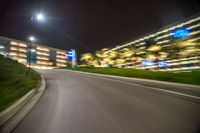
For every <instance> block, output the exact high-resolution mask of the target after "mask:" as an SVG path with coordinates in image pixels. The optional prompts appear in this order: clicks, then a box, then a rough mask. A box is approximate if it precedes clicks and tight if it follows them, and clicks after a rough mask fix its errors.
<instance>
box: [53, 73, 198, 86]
mask: <svg viewBox="0 0 200 133" xmlns="http://www.w3.org/2000/svg"><path fill="white" fill-rule="evenodd" d="M55 70H65V71H70V72H77V73H82V74H88V75H95V76H101V77H111V78H117V79H128V80H137V81H146V82H152V83H162V84H168V85H178V86H185V87H193V88H198V89H200V86H198V85H191V84H183V83H174V82H167V81H158V80H151V79H142V78H133V77H123V76H115V75H107V74H98V73H90V72H83V71H77V70H67V69H55Z"/></svg>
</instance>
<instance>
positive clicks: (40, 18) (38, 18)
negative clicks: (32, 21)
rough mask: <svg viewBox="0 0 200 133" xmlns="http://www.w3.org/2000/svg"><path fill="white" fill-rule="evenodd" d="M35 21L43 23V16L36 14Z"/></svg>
mask: <svg viewBox="0 0 200 133" xmlns="http://www.w3.org/2000/svg"><path fill="white" fill-rule="evenodd" d="M36 19H37V20H38V21H43V20H44V15H43V14H41V13H40V14H37V16H36Z"/></svg>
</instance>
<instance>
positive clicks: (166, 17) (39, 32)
mask: <svg viewBox="0 0 200 133" xmlns="http://www.w3.org/2000/svg"><path fill="white" fill-rule="evenodd" d="M37 12H43V13H45V14H46V17H47V18H46V21H45V22H43V23H34V24H30V17H31V16H33V15H34V14H35V13H37ZM198 12H200V2H198V0H185V1H184V0H130V1H126V0H91V1H88V0H79V1H78V0H1V2H0V17H1V18H0V36H6V37H11V38H15V39H21V40H26V38H27V36H28V34H30V33H32V34H33V35H34V36H35V37H36V38H37V39H38V40H37V42H38V43H41V44H45V45H47V46H52V47H56V48H61V49H70V48H74V49H76V50H78V52H79V53H84V52H94V51H95V50H99V49H101V48H106V47H107V48H108V47H113V46H116V45H119V44H122V43H126V42H127V41H130V40H131V39H134V38H136V37H138V36H141V35H143V34H146V33H148V32H151V31H155V30H156V29H159V28H161V27H163V26H166V25H168V24H172V23H174V22H176V21H179V20H182V19H184V18H187V17H189V16H191V15H194V14H196V13H198Z"/></svg>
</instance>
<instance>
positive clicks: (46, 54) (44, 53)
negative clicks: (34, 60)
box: [37, 51, 49, 56]
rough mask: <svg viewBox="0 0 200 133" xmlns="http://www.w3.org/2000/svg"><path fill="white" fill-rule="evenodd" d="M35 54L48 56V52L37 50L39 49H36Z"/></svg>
mask: <svg viewBox="0 0 200 133" xmlns="http://www.w3.org/2000/svg"><path fill="white" fill-rule="evenodd" d="M37 54H38V55H44V56H49V53H46V52H39V51H37Z"/></svg>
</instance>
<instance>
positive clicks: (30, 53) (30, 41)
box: [28, 36, 36, 68]
mask: <svg viewBox="0 0 200 133" xmlns="http://www.w3.org/2000/svg"><path fill="white" fill-rule="evenodd" d="M28 40H29V44H30V45H29V51H28V53H29V54H28V67H29V68H30V67H31V55H32V42H34V41H35V40H36V39H35V37H34V36H30V37H29V38H28Z"/></svg>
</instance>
